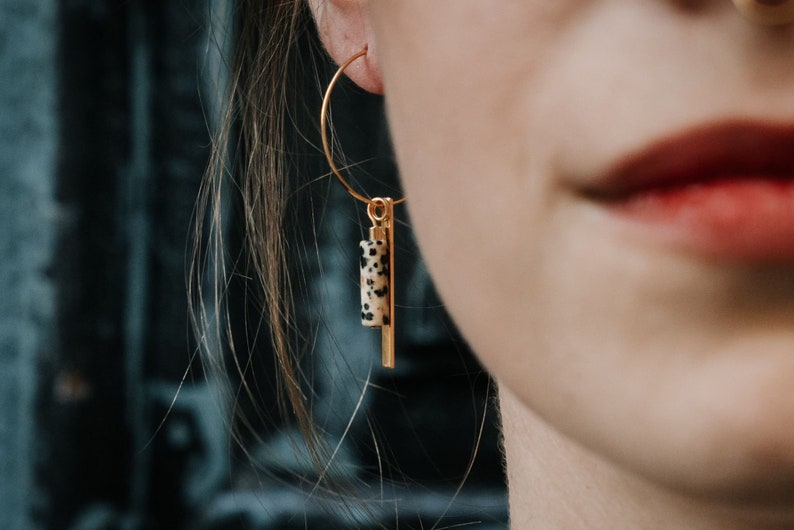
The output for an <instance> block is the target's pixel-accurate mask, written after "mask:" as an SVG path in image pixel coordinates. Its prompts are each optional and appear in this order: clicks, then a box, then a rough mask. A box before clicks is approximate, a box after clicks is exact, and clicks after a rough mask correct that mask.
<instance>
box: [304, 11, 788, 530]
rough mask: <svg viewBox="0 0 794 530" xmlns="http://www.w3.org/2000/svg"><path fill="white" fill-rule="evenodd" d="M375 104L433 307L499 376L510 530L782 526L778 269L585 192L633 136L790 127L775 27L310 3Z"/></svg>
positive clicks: (697, 16)
mask: <svg viewBox="0 0 794 530" xmlns="http://www.w3.org/2000/svg"><path fill="white" fill-rule="evenodd" d="M310 3H311V4H312V8H313V10H314V13H315V18H316V20H317V24H318V28H319V30H320V34H321V37H322V39H323V42H324V44H325V46H326V48H327V49H328V51H329V53H330V54H331V56H332V57H333V58H334V59H335V60H336V61H337V62H343V61H344V60H345V59H346V58H347V57H349V56H351V55H353V53H355V52H356V51H358V50H360V49H362V48H363V47H364V46H365V45H367V46H369V50H368V54H367V56H366V58H365V60H362V61H359V62H357V63H356V64H354V65H353V66H351V67H350V69H349V70H348V73H349V75H350V77H351V78H352V79H353V80H354V81H355V82H357V83H358V84H359V85H361V86H362V87H364V88H365V89H368V90H371V91H373V92H384V93H385V95H386V104H387V110H388V114H389V121H390V127H391V130H392V135H393V139H394V144H395V149H396V153H397V158H398V163H399V166H400V170H401V175H402V179H403V184H404V187H405V190H406V194H407V196H408V197H409V200H408V204H409V208H410V213H411V218H412V220H413V222H414V225H415V231H416V233H417V237H418V239H419V243H420V246H421V247H422V249H423V253H424V257H425V259H426V261H427V264H428V267H429V269H430V271H431V273H432V274H433V276H434V279H435V281H436V284H437V287H438V290H439V292H440V294H441V296H442V298H443V299H444V301H445V304H446V305H447V307H448V309H449V311H450V313H451V314H452V316H453V317H454V318H455V320H456V322H457V323H458V325H459V326H460V328H461V330H462V332H463V334H464V335H465V337H466V338H467V340H468V341H469V342H470V344H471V345H472V347H473V349H474V350H475V352H476V353H477V355H478V356H479V357H480V359H481V360H482V362H483V363H484V365H485V366H486V367H487V368H488V369H489V370H490V372H491V373H492V374H493V375H494V377H495V378H496V380H497V381H498V384H499V388H500V399H501V406H502V419H503V425H504V436H505V447H506V456H507V471H508V477H509V481H510V503H511V519H512V527H513V528H516V529H525V528H526V529H530V528H543V529H549V528H560V529H562V528H660V527H664V528H681V529H709V528H720V529H734V528H735V529H739V528H754V529H762V528H791V527H792V526H794V390H793V389H792V388H793V387H792V381H794V274H792V273H791V272H790V271H791V270H792V269H791V264H784V265H782V266H781V265H778V266H771V265H762V264H753V263H740V262H732V261H728V260H721V259H719V258H715V257H713V256H712V257H709V256H704V255H700V254H699V253H698V252H697V251H695V250H692V249H681V248H678V247H675V246H674V245H670V244H669V243H667V242H665V241H662V240H661V239H659V238H655V237H652V235H651V236H650V237H649V235H648V234H646V233H643V232H642V231H641V230H640V231H639V232H637V231H632V230H626V229H625V226H624V225H623V224H622V223H621V222H619V221H618V220H616V218H615V216H614V215H612V213H611V212H610V211H609V209H608V208H607V207H606V206H605V205H604V204H603V203H600V202H599V201H598V200H594V199H592V198H590V197H589V196H587V195H586V194H585V193H584V190H586V189H587V188H588V187H589V186H591V185H592V183H593V182H594V179H596V177H597V176H598V175H599V174H601V173H603V172H604V171H606V169H607V168H609V167H611V166H612V165H614V164H615V163H616V162H617V161H618V160H620V159H621V158H623V157H625V156H627V155H628V154H629V153H632V152H636V151H637V150H639V149H641V148H642V147H643V146H646V145H648V144H649V143H650V142H653V141H656V140H658V139H659V138H665V137H668V136H671V135H674V134H676V133H677V132H680V131H683V130H686V129H690V128H692V127H694V126H697V125H700V124H708V123H714V122H720V121H723V120H726V119H731V118H741V119H756V120H762V121H773V122H776V123H794V90H792V87H794V61H792V60H791V57H792V55H791V54H792V52H793V51H794V29H791V28H790V27H788V26H786V27H777V28H770V27H768V26H762V25H758V24H754V23H751V22H748V20H747V19H746V18H743V17H742V16H741V15H740V14H739V12H738V11H737V8H736V7H735V6H734V5H733V3H732V2H730V1H728V0H701V1H697V0H692V1H683V0H680V1H674V0H668V1H650V0H648V1H642V2H640V1H627V0H559V1H555V2H541V1H539V0H499V1H498V2H483V1H481V0H433V1H427V0H399V1H394V0H374V1H369V2H367V1H351V0H336V1H320V0H312V2H310Z"/></svg>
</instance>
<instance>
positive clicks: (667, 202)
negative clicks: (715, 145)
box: [612, 176, 794, 262]
mask: <svg viewBox="0 0 794 530" xmlns="http://www.w3.org/2000/svg"><path fill="white" fill-rule="evenodd" d="M612 208H613V209H614V211H616V212H617V213H618V215H620V216H621V217H622V218H625V219H627V220H629V221H632V224H639V225H641V226H642V227H643V228H645V229H648V228H649V229H651V230H652V231H654V232H656V234H657V235H658V236H660V237H662V238H663V239H664V240H667V241H669V242H671V243H673V244H678V245H681V246H684V247H687V248H689V249H692V250H695V251H697V252H699V253H702V254H705V255H707V256H713V257H720V258H728V259H737V260H748V261H764V262H784V261H785V262H789V261H792V260H794V180H791V179H786V180H783V179H777V178H766V177H758V178H748V177H745V176H743V177H741V178H719V179H714V180H711V181H708V182H700V183H696V184H687V185H680V186H670V187H664V188H653V189H648V190H642V191H639V192H635V193H632V194H630V195H628V196H627V197H625V198H623V199H620V200H617V201H616V202H614V203H613V204H612Z"/></svg>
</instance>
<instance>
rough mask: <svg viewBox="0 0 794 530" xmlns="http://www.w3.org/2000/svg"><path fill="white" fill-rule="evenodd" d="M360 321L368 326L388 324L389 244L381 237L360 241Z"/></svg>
mask: <svg viewBox="0 0 794 530" xmlns="http://www.w3.org/2000/svg"><path fill="white" fill-rule="evenodd" d="M359 249H360V250H361V263H360V266H361V323H362V324H364V325H365V326H369V327H379V326H385V325H388V324H389V317H390V315H389V296H391V293H390V292H389V245H388V244H387V242H386V241H384V240H382V239H377V240H366V241H362V242H361V244H360V245H359Z"/></svg>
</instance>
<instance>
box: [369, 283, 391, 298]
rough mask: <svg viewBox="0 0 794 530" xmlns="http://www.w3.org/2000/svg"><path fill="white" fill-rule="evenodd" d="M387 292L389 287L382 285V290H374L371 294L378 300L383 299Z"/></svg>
mask: <svg viewBox="0 0 794 530" xmlns="http://www.w3.org/2000/svg"><path fill="white" fill-rule="evenodd" d="M388 292H389V286H388V285H384V286H383V289H375V290H374V291H372V294H374V295H375V296H377V297H378V298H383V297H384V296H386V293H388Z"/></svg>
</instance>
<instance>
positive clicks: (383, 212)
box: [320, 47, 405, 368]
mask: <svg viewBox="0 0 794 530" xmlns="http://www.w3.org/2000/svg"><path fill="white" fill-rule="evenodd" d="M366 54H367V48H366V47H365V48H364V49H363V50H361V51H360V52H358V53H356V54H355V55H353V56H352V57H350V58H349V59H348V60H347V61H345V62H344V63H343V64H342V65H341V66H340V67H339V69H338V70H337V71H336V74H334V76H333V77H332V78H331V81H330V82H329V83H328V88H327V89H326V90H325V95H324V96H323V105H322V109H321V111H320V135H321V137H322V141H323V150H324V151H325V157H326V158H327V159H328V165H329V166H330V167H331V172H332V173H333V174H334V176H335V177H336V179H337V180H338V181H339V182H340V183H341V184H342V185H343V186H344V187H345V189H346V190H347V192H348V193H349V194H350V195H352V196H353V197H355V198H356V199H358V200H359V201H361V202H363V203H365V204H366V205H367V216H368V217H369V219H370V221H371V222H372V226H371V227H370V228H369V239H365V240H364V241H361V243H360V244H359V252H360V257H361V259H360V260H359V261H360V263H359V267H360V271H361V272H360V277H361V323H362V324H363V325H364V326H367V327H371V328H380V329H381V363H382V364H383V366H384V368H394V205H396V204H400V203H402V202H404V201H405V197H401V198H399V199H396V200H395V199H392V198H391V197H375V198H372V199H370V198H368V197H366V196H364V195H363V194H361V193H359V192H358V191H356V190H355V189H354V188H353V187H352V186H351V185H350V184H349V183H348V182H347V180H346V179H345V178H344V177H343V176H342V174H341V173H340V172H339V169H338V168H337V167H336V163H335V162H334V157H333V151H332V149H331V143H330V142H329V140H328V133H327V129H328V109H329V106H330V103H331V92H333V90H334V87H335V86H336V83H337V81H339V78H341V77H342V74H343V73H344V71H345V69H346V68H347V67H348V66H350V65H351V64H352V63H353V62H354V61H355V60H356V59H358V58H360V57H363V56H364V55H366Z"/></svg>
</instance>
